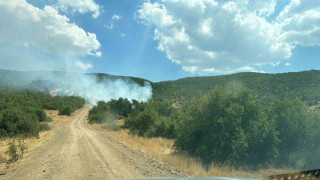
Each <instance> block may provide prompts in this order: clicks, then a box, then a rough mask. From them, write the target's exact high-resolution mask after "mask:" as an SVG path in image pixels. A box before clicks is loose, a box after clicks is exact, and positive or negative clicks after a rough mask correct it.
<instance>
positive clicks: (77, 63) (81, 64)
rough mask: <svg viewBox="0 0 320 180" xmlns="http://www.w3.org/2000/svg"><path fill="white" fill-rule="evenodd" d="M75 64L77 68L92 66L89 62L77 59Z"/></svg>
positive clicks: (83, 68) (85, 68) (86, 68)
mask: <svg viewBox="0 0 320 180" xmlns="http://www.w3.org/2000/svg"><path fill="white" fill-rule="evenodd" d="M75 65H76V67H77V68H79V69H81V70H88V69H91V68H92V65H91V64H89V63H86V64H85V63H83V62H81V61H77V62H76V64H75Z"/></svg>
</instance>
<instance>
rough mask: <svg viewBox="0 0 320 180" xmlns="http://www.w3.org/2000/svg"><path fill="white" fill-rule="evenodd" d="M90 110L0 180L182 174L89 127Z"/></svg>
mask: <svg viewBox="0 0 320 180" xmlns="http://www.w3.org/2000/svg"><path fill="white" fill-rule="evenodd" d="M89 109H90V108H89V107H84V108H83V109H81V110H78V111H77V112H75V113H74V114H73V116H71V117H70V120H68V121H67V122H66V123H64V124H63V125H61V126H59V127H56V128H55V129H53V130H52V131H54V132H53V137H52V140H50V141H49V142H48V143H47V144H45V145H43V146H40V147H38V148H36V149H34V150H33V151H32V152H31V153H30V154H29V155H28V156H26V157H25V158H24V159H22V160H21V161H19V162H18V163H17V164H14V165H12V166H11V167H10V168H9V169H7V171H6V173H7V174H6V175H5V176H0V179H122V178H140V177H171V176H183V174H182V173H181V172H180V171H179V170H178V169H175V168H173V167H170V166H169V165H167V164H166V163H163V162H161V161H159V160H157V159H155V158H154V157H152V156H150V155H147V154H144V153H142V152H140V151H136V150H134V149H132V148H130V147H128V146H126V145H124V144H122V143H120V142H118V141H115V140H113V139H111V138H109V137H106V136H105V135H104V134H102V133H101V132H100V131H97V130H95V129H93V128H91V127H90V126H89V125H88V124H87V120H86V119H87V115H88V110H89Z"/></svg>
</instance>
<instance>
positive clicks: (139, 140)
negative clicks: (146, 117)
mask: <svg viewBox="0 0 320 180" xmlns="http://www.w3.org/2000/svg"><path fill="white" fill-rule="evenodd" d="M93 127H94V128H95V129H100V130H101V131H103V132H104V133H105V134H106V135H107V136H109V137H111V138H113V139H116V140H118V141H120V142H122V143H124V144H126V145H128V146H130V147H133V148H135V149H138V150H140V151H142V152H145V153H148V154H151V155H153V156H155V157H157V158H158V159H160V160H162V161H164V162H166V163H168V164H170V165H171V166H174V167H176V168H179V169H181V170H182V171H184V172H185V173H187V174H188V175H189V176H192V177H208V176H211V177H212V176H222V177H253V178H264V177H267V176H269V175H273V174H279V173H287V172H290V170H285V169H281V170H278V169H272V168H268V169H263V170H259V171H254V172H253V171H246V170H243V171H241V170H234V169H232V168H230V167H227V166H226V167H217V166H215V165H214V164H213V165H212V166H211V168H210V169H208V170H206V169H205V168H204V167H203V166H202V164H201V162H200V160H199V159H196V158H192V157H190V156H188V155H185V154H182V153H176V152H175V151H174V149H173V144H174V141H173V140H169V139H165V138H143V137H140V136H134V135H130V134H129V133H128V131H127V130H121V131H108V130H102V129H101V128H100V125H96V124H95V125H93Z"/></svg>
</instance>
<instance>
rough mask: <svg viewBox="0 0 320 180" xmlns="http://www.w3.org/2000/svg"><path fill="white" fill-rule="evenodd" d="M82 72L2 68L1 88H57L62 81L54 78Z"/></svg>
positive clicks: (108, 77)
mask: <svg viewBox="0 0 320 180" xmlns="http://www.w3.org/2000/svg"><path fill="white" fill-rule="evenodd" d="M79 74H81V73H77V72H62V71H29V72H27V71H11V70H1V69H0V77H1V78H0V88H10V89H26V88H28V89H36V90H47V89H50V88H56V87H57V84H59V85H61V82H53V81H52V80H59V79H60V80H65V78H66V77H77V76H79ZM87 75H89V76H88V77H92V78H93V79H96V80H97V82H103V81H105V80H124V81H130V82H134V83H137V84H139V85H141V86H142V85H144V83H145V82H149V83H151V82H150V81H148V80H146V79H142V78H136V77H129V76H116V75H110V74H102V73H88V74H87Z"/></svg>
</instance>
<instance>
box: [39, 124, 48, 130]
mask: <svg viewBox="0 0 320 180" xmlns="http://www.w3.org/2000/svg"><path fill="white" fill-rule="evenodd" d="M50 129H51V127H50V126H49V124H48V123H40V125H39V131H49V130H50Z"/></svg>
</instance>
